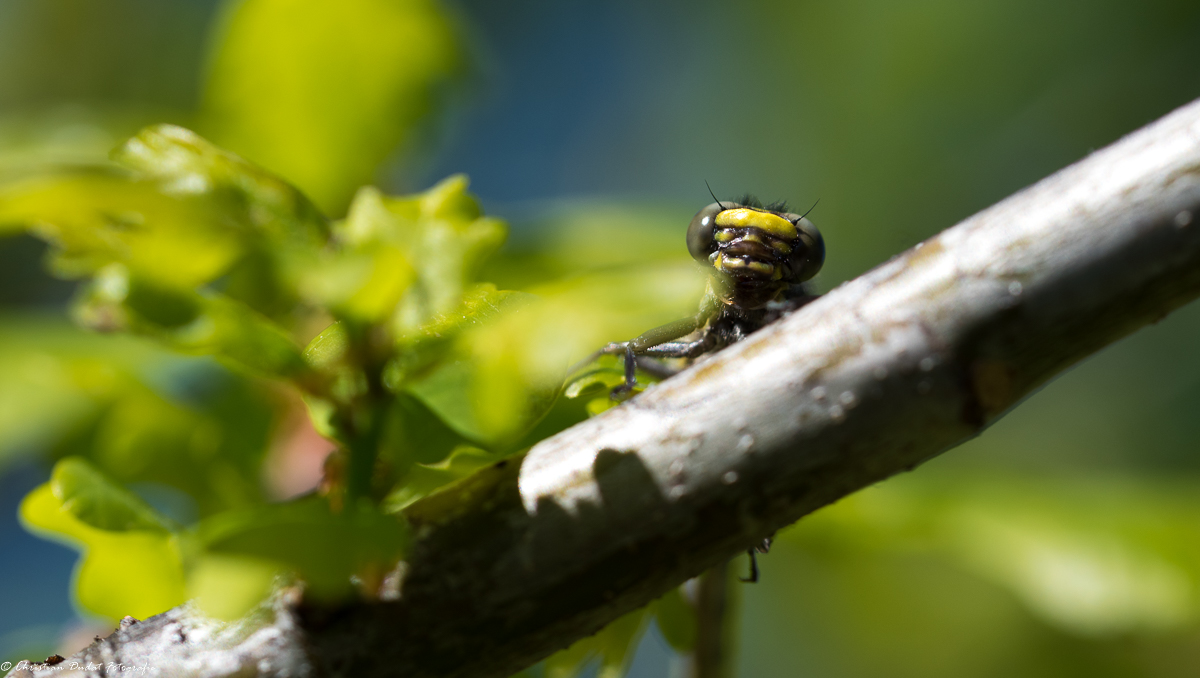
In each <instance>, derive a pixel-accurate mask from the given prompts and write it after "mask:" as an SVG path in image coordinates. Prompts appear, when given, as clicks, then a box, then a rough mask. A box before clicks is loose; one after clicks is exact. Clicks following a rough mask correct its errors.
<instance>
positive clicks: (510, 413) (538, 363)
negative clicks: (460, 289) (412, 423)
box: [387, 287, 562, 449]
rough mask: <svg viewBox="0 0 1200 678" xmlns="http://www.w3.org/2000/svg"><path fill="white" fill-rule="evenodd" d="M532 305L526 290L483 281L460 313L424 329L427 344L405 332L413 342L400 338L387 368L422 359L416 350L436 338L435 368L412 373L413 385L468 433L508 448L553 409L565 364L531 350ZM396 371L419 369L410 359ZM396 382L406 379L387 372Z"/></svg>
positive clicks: (424, 399) (451, 422)
mask: <svg viewBox="0 0 1200 678" xmlns="http://www.w3.org/2000/svg"><path fill="white" fill-rule="evenodd" d="M532 304H534V299H533V298H532V297H530V296H529V295H526V294H521V293H516V292H497V291H495V290H493V289H490V288H488V287H480V288H478V289H477V290H476V291H475V292H474V293H473V294H471V295H469V296H468V297H467V301H466V303H464V305H463V307H462V309H461V310H460V311H459V312H458V313H456V314H454V315H453V316H450V315H448V316H445V317H444V318H442V319H439V320H438V321H435V322H434V323H431V324H430V325H428V326H427V328H425V329H424V334H425V336H426V337H429V339H428V340H427V341H426V342H425V343H424V344H423V343H421V342H418V341H415V338H414V337H411V336H410V337H408V339H409V340H410V343H409V344H408V347H405V346H404V345H403V344H402V346H401V349H400V351H401V353H400V356H399V357H398V358H397V359H396V361H394V363H393V365H392V366H389V367H395V365H396V364H401V361H404V360H405V359H406V358H407V359H408V362H416V363H417V364H418V365H420V364H421V361H419V360H414V359H413V358H412V356H413V355H414V354H415V355H418V356H419V355H421V350H422V348H424V349H426V350H428V346H429V345H431V344H432V345H433V346H436V347H438V348H440V349H442V352H441V354H440V355H438V361H437V362H436V363H435V364H434V365H433V366H432V367H428V368H427V369H426V370H425V371H424V373H418V374H417V375H416V376H414V377H410V378H409V379H408V380H407V381H408V386H407V390H408V392H410V393H412V394H413V395H415V396H416V397H417V398H419V399H420V400H421V401H422V402H424V403H425V404H426V405H428V406H429V408H430V409H431V410H433V411H434V412H436V413H437V414H438V416H439V417H441V419H442V420H443V421H445V422H446V423H447V424H448V425H450V426H451V427H452V428H454V429H455V430H456V431H458V432H459V433H461V434H462V435H463V436H465V437H466V438H468V439H470V440H473V441H476V442H477V443H480V444H483V445H484V446H485V447H489V448H492V449H503V448H505V447H506V446H508V445H510V444H511V443H513V442H514V441H515V440H517V439H518V438H520V437H521V436H522V435H523V434H524V433H525V432H526V431H528V430H529V429H530V428H532V427H533V426H534V425H535V424H536V423H537V422H538V420H539V419H541V417H542V416H543V415H544V414H545V413H546V412H547V411H548V410H549V408H550V407H551V406H552V405H553V404H554V401H555V399H556V398H557V397H558V391H559V387H560V384H561V381H562V372H561V367H559V366H556V365H554V364H547V363H546V362H545V361H544V360H543V356H542V355H540V354H537V353H536V352H534V353H531V352H530V351H529V350H528V347H529V346H530V345H534V346H536V345H537V342H538V338H537V337H536V333H537V331H538V329H539V328H540V325H538V324H536V323H531V322H529V321H530V320H534V319H536V318H537V316H535V315H532V314H529V313H527V312H526V310H527V309H528V308H530V307H531V305H532ZM449 339H452V341H447V340H449ZM406 348H407V351H406ZM435 355H436V354H435ZM551 360H553V357H551ZM556 368H557V369H556ZM397 371H398V372H401V373H403V372H406V371H407V372H415V371H417V370H415V369H414V368H413V367H412V366H411V365H409V366H406V367H404V368H397ZM396 382H400V383H403V382H404V379H402V378H400V377H396V376H394V373H392V372H389V378H388V382H387V383H396Z"/></svg>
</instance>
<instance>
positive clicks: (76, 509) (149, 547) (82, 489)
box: [20, 460, 186, 619]
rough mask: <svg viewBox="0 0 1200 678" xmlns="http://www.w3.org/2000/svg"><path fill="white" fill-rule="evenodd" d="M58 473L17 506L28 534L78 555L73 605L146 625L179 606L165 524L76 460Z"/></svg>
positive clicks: (178, 573) (177, 565)
mask: <svg viewBox="0 0 1200 678" xmlns="http://www.w3.org/2000/svg"><path fill="white" fill-rule="evenodd" d="M64 468H65V470H62V471H60V469H59V468H56V469H55V473H54V478H53V479H52V480H51V482H49V483H46V484H44V485H41V486H39V487H38V488H36V489H34V490H33V491H32V492H30V493H29V494H28V495H27V496H26V497H25V499H24V500H22V502H21V508H20V517H21V520H22V522H23V523H24V524H25V526H26V527H27V528H28V529H29V530H30V531H32V532H35V533H37V534H41V535H42V536H44V537H46V538H48V539H54V540H57V541H62V542H64V543H66V544H67V545H69V546H72V547H74V548H77V549H79V550H80V551H81V552H82V561H81V562H80V564H79V566H78V567H77V568H76V570H75V581H74V589H75V597H76V600H77V601H78V603H79V605H80V606H81V607H83V608H84V609H86V610H88V611H89V612H91V613H93V614H97V615H100V616H103V617H107V618H109V619H120V618H122V617H124V616H125V615H133V616H135V617H138V618H145V617H149V616H152V615H155V614H158V613H159V612H163V611H164V610H167V609H169V608H171V607H174V606H175V605H178V604H180V603H182V602H183V601H184V600H185V599H186V595H185V589H184V578H183V565H182V556H181V554H180V549H179V545H178V540H177V537H176V536H175V535H174V534H172V533H170V532H168V531H166V529H165V527H164V526H165V525H166V521H165V520H163V519H161V518H159V517H157V516H156V515H155V514H154V513H153V511H152V510H150V509H149V508H148V507H146V506H145V505H144V504H140V502H138V501H137V500H131V497H130V496H129V495H128V493H126V492H125V491H124V490H122V489H121V488H119V487H117V486H115V485H114V484H112V483H111V481H107V480H105V479H104V478H103V477H101V476H99V474H98V473H97V472H95V471H94V469H86V468H82V467H81V466H80V462H78V460H76V461H73V462H70V463H68V464H67V466H66V467H64ZM63 496H65V497H66V498H67V500H66V501H64V500H63V499H62V498H61V497H63ZM94 523H98V524H102V525H107V526H112V527H115V528H118V529H104V528H101V527H97V526H96V525H95V524H94Z"/></svg>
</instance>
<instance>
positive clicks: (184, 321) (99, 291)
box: [74, 265, 307, 378]
mask: <svg viewBox="0 0 1200 678" xmlns="http://www.w3.org/2000/svg"><path fill="white" fill-rule="evenodd" d="M74 314H75V317H76V319H77V320H78V321H79V322H80V323H81V324H83V325H84V326H87V327H92V328H95V329H100V330H107V331H111V330H116V329H123V330H128V331H132V332H135V333H138V334H142V335H146V336H149V337H153V338H155V339H157V340H159V341H161V342H163V343H164V344H166V345H167V346H169V347H171V348H173V349H175V350H177V351H182V352H185V353H191V354H197V355H214V356H217V357H220V358H225V359H227V360H229V361H231V362H233V363H235V364H237V365H240V366H242V367H244V368H247V369H250V370H253V371H255V372H259V373H262V374H266V375H270V376H276V377H284V378H298V377H301V376H302V375H304V374H305V373H306V371H307V366H306V364H305V363H304V360H303V357H302V354H301V350H300V347H299V346H297V345H296V344H295V342H294V341H292V339H291V337H290V336H289V335H288V333H287V332H286V331H285V330H284V329H283V328H282V327H279V326H278V325H276V324H274V323H273V322H271V321H270V320H269V319H267V318H266V317H263V316H262V315H260V314H258V313H257V312H255V311H254V310H252V309H250V308H249V307H247V306H246V305H245V304H242V303H240V302H238V301H235V300H233V299H230V298H228V297H225V296H223V295H220V294H217V293H215V292H208V291H204V292H196V291H192V290H187V289H182V288H171V287H165V286H159V285H156V284H154V283H153V282H151V281H148V280H145V279H143V278H138V277H136V276H133V275H130V274H129V272H128V271H127V270H125V269H124V268H123V267H121V266H119V265H113V266H110V267H107V268H105V269H104V270H102V271H100V272H99V274H98V275H97V276H96V279H95V280H94V281H92V283H91V284H90V285H88V287H87V288H86V290H85V292H84V294H83V295H82V296H81V297H80V298H79V299H78V300H77V302H76V305H75V308H74Z"/></svg>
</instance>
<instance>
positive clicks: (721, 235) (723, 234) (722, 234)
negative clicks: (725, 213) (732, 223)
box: [714, 228, 737, 242]
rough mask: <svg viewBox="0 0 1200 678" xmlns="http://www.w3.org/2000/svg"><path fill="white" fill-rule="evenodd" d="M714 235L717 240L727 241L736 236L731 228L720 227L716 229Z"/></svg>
mask: <svg viewBox="0 0 1200 678" xmlns="http://www.w3.org/2000/svg"><path fill="white" fill-rule="evenodd" d="M714 237H715V238H716V241H717V242H729V241H730V240H733V239H734V238H735V237H737V234H736V233H734V232H733V229H732V228H722V229H721V230H719V231H717V235H716V236H714Z"/></svg>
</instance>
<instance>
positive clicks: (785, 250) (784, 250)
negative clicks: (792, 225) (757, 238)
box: [771, 240, 792, 254]
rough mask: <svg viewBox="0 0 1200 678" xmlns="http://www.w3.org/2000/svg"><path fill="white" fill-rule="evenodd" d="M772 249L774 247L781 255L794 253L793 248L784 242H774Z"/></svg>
mask: <svg viewBox="0 0 1200 678" xmlns="http://www.w3.org/2000/svg"><path fill="white" fill-rule="evenodd" d="M771 247H774V248H775V251H776V252H779V253H781V254H791V253H792V246H791V245H789V244H787V243H785V242H784V241H782V240H772V241H771Z"/></svg>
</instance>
